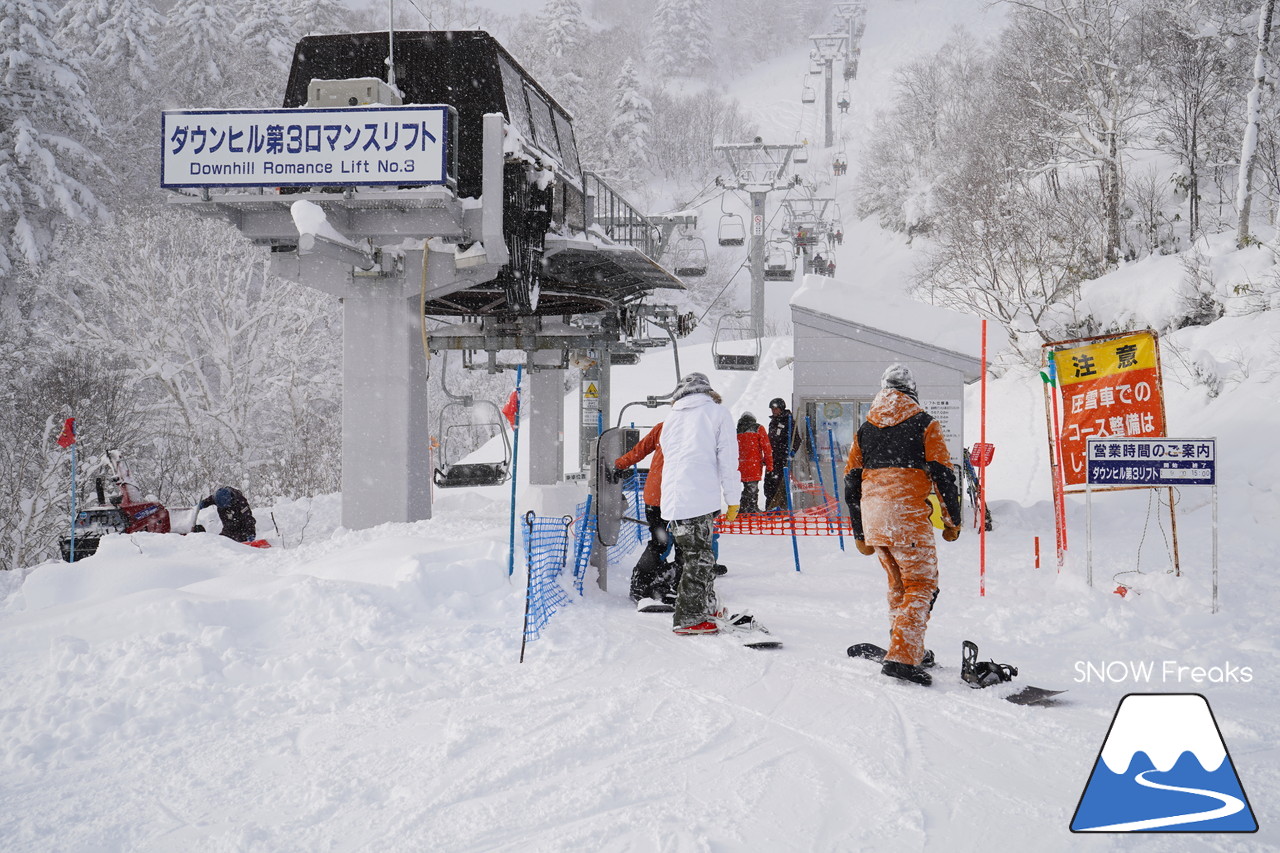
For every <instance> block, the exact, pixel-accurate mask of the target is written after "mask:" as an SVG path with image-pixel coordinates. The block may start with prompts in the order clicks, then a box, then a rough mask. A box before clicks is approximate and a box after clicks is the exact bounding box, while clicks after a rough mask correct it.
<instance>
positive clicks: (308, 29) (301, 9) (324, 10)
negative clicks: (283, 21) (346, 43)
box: [291, 0, 351, 36]
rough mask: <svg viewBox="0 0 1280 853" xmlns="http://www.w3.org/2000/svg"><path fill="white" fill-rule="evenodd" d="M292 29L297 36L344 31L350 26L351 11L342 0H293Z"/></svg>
mask: <svg viewBox="0 0 1280 853" xmlns="http://www.w3.org/2000/svg"><path fill="white" fill-rule="evenodd" d="M291 11H292V14H293V18H294V26H293V29H294V30H296V31H297V33H298V35H299V36H304V35H313V34H314V35H321V34H326V33H339V32H344V31H346V30H348V29H350V28H351V12H350V10H349V9H347V7H346V5H345V4H344V3H343V2H342V0H295V2H294V4H293V6H292V10H291Z"/></svg>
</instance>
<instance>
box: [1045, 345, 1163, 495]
mask: <svg viewBox="0 0 1280 853" xmlns="http://www.w3.org/2000/svg"><path fill="white" fill-rule="evenodd" d="M1052 357H1053V359H1054V366H1055V368H1056V373H1057V377H1058V382H1059V385H1060V386H1061V393H1062V426H1061V432H1060V434H1059V435H1058V437H1057V440H1058V441H1059V443H1060V446H1061V449H1062V464H1063V483H1064V484H1065V485H1067V486H1078V485H1081V484H1083V483H1084V482H1085V477H1086V471H1085V442H1087V441H1088V440H1089V439H1090V438H1092V437H1099V438H1108V437H1112V438H1120V437H1129V436H1132V437H1148V438H1151V437H1160V436H1163V435H1164V432H1165V425H1164V408H1163V404H1162V401H1161V391H1160V373H1159V364H1158V357H1157V350H1156V340H1155V337H1154V336H1153V335H1151V334H1149V333H1139V334H1134V335H1127V336H1125V337H1121V338H1113V339H1111V340H1108V341H1102V342H1098V343H1088V344H1083V345H1080V346H1075V347H1068V348H1062V349H1057V350H1055V351H1054V353H1053V356H1052Z"/></svg>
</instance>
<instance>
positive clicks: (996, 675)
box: [960, 640, 1018, 688]
mask: <svg viewBox="0 0 1280 853" xmlns="http://www.w3.org/2000/svg"><path fill="white" fill-rule="evenodd" d="M961 648H962V654H963V657H962V658H961V661H960V677H961V678H963V679H964V680H965V682H966V683H968V685H969V686H970V687H974V688H980V687H990V686H991V685H993V684H1000V683H1002V682H1005V681H1012V680H1013V679H1014V677H1015V676H1017V674H1018V668H1017V667H1016V666H1012V665H1010V664H1007V663H996V662H995V661H990V660H985V661H979V660H978V646H977V644H976V643H974V642H972V641H971V640H965V641H964V643H963V645H962V646H961Z"/></svg>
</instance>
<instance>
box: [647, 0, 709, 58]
mask: <svg viewBox="0 0 1280 853" xmlns="http://www.w3.org/2000/svg"><path fill="white" fill-rule="evenodd" d="M650 61H651V62H652V64H653V65H654V67H655V68H656V70H657V71H658V73H659V74H660V75H662V76H664V77H671V76H677V77H679V76H688V75H694V74H698V73H701V72H705V71H707V70H708V69H709V68H710V67H711V65H712V50H711V24H710V20H709V18H708V14H707V3H706V0H659V2H658V8H657V10H656V11H655V12H654V16H653V38H652V40H651V42H650Z"/></svg>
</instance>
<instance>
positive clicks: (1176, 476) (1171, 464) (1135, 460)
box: [1087, 438, 1218, 486]
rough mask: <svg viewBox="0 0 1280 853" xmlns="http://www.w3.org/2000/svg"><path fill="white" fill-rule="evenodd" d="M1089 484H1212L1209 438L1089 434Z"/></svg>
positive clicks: (1212, 442)
mask: <svg viewBox="0 0 1280 853" xmlns="http://www.w3.org/2000/svg"><path fill="white" fill-rule="evenodd" d="M1087 456H1088V475H1089V481H1088V482H1089V485H1090V486H1216V485H1217V483H1218V470H1217V462H1218V460H1217V456H1218V450H1217V441H1216V440H1215V439H1212V438H1090V439H1089V440H1088V451H1087Z"/></svg>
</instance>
